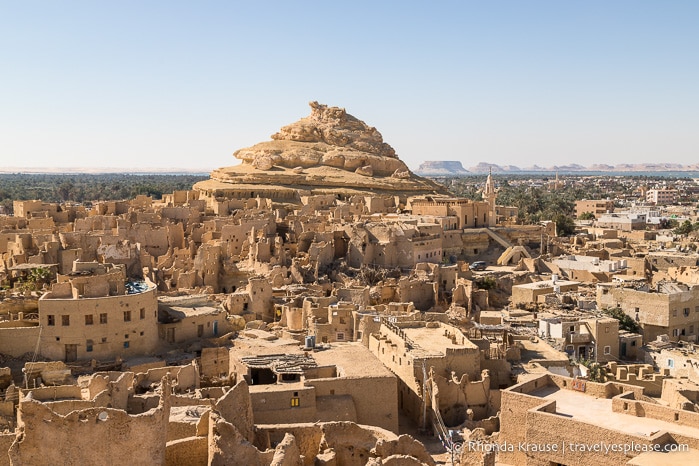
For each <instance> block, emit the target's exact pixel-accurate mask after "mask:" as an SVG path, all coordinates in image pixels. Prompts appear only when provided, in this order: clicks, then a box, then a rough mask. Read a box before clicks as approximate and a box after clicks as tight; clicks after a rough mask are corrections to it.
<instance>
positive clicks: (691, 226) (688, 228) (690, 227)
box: [672, 220, 699, 235]
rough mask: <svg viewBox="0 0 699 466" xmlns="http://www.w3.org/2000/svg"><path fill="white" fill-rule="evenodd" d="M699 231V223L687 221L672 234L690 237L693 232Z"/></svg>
mask: <svg viewBox="0 0 699 466" xmlns="http://www.w3.org/2000/svg"><path fill="white" fill-rule="evenodd" d="M697 230H699V222H697V223H692V222H691V221H689V220H685V221H684V222H683V223H682V225H680V226H678V227H677V228H675V229H674V230H672V232H673V233H674V234H676V235H688V234H690V233H691V232H693V231H697Z"/></svg>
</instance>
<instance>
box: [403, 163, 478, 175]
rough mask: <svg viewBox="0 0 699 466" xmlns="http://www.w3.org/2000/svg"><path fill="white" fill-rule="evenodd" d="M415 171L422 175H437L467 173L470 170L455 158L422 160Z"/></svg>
mask: <svg viewBox="0 0 699 466" xmlns="http://www.w3.org/2000/svg"><path fill="white" fill-rule="evenodd" d="M415 173H417V174H418V175H422V176H438V175H468V174H470V173H471V172H469V171H468V170H466V169H465V168H464V166H463V165H461V162H459V161H456V160H432V161H427V162H422V163H421V164H420V166H419V167H418V169H417V170H415Z"/></svg>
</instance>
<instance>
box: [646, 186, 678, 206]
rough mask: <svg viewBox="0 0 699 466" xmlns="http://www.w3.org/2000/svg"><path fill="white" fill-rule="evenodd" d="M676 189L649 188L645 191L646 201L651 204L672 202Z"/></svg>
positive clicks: (675, 197)
mask: <svg viewBox="0 0 699 466" xmlns="http://www.w3.org/2000/svg"><path fill="white" fill-rule="evenodd" d="M677 194H678V191H677V190H676V189H668V188H662V189H649V190H648V192H646V202H652V203H653V204H673V203H674V202H675V200H677Z"/></svg>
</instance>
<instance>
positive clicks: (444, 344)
mask: <svg viewBox="0 0 699 466" xmlns="http://www.w3.org/2000/svg"><path fill="white" fill-rule="evenodd" d="M402 330H403V332H405V334H406V335H407V336H408V338H410V339H411V340H412V341H413V342H414V343H415V344H416V345H418V346H419V347H420V348H421V349H423V350H427V351H429V352H435V353H442V354H444V353H445V351H446V349H447V348H453V349H462V348H471V349H477V348H478V347H477V346H476V345H475V344H474V343H471V341H469V340H468V338H467V339H466V342H465V344H463V345H460V344H455V343H453V342H452V340H451V338H449V337H446V336H444V330H445V327H442V326H439V327H437V328H429V327H418V328H403V329H402ZM451 330H455V329H451Z"/></svg>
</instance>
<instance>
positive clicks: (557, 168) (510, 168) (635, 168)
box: [417, 161, 699, 176]
mask: <svg viewBox="0 0 699 466" xmlns="http://www.w3.org/2000/svg"><path fill="white" fill-rule="evenodd" d="M451 164H456V165H451ZM443 168H444V169H443ZM675 171H676V172H694V171H699V164H693V165H682V164H679V163H637V164H629V163H622V164H618V165H609V164H594V165H590V166H589V167H585V166H583V165H580V164H577V163H572V164H567V165H553V166H551V167H541V166H539V165H531V166H529V167H525V168H520V167H517V166H515V165H496V164H494V163H488V162H480V163H479V164H478V165H475V166H473V167H469V168H468V170H464V169H463V166H462V165H461V162H449V161H436V162H435V161H429V162H424V163H422V164H421V165H420V168H418V170H417V173H419V174H420V175H424V176H444V175H457V176H458V175H468V174H487V173H489V172H492V173H499V174H508V173H509V174H516V173H548V172H551V173H554V172H560V173H581V172H583V173H584V172H610V173H644V172H648V173H653V172H656V173H663V172H675Z"/></svg>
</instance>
